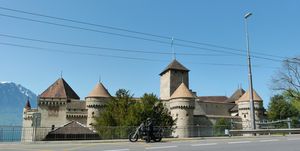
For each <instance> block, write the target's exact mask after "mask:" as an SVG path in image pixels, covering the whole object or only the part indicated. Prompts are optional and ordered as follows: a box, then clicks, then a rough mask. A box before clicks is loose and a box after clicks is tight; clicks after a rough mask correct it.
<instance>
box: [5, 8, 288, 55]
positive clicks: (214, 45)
mask: <svg viewBox="0 0 300 151" xmlns="http://www.w3.org/2000/svg"><path fill="white" fill-rule="evenodd" d="M0 9H2V10H7V11H12V12H18V13H23V14H28V15H33V16H39V17H45V18H50V19H56V20H61V21H68V22H72V23H78V24H84V25H89V26H95V27H101V28H106V29H112V30H118V31H124V32H129V33H134V34H140V35H146V36H151V37H156V38H162V39H167V40H171V39H174V40H176V41H181V42H185V43H192V44H197V45H204V46H209V47H215V48H221V49H226V50H234V51H238V52H243V53H244V51H245V50H243V49H237V48H231V47H226V46H220V45H216V44H210V43H204V42H196V41H191V40H185V39H180V38H173V37H171V36H164V35H158V34H152V33H146V32H141V31H135V30H130V29H125V28H119V27H113V26H107V25H101V24H95V23H90V22H85V21H80V20H75V19H68V18H62V17H56V16H50V15H45V14H40V13H34V12H29V11H24V10H18V9H12V8H7V7H1V6H0ZM253 52H254V53H256V54H259V55H264V56H271V57H275V58H280V59H283V58H284V57H282V56H276V55H272V54H266V53H261V52H255V51H253Z"/></svg>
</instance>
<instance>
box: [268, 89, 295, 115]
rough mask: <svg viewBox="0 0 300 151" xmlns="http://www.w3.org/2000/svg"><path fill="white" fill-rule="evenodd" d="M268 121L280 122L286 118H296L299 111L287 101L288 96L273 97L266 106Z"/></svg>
mask: <svg viewBox="0 0 300 151" xmlns="http://www.w3.org/2000/svg"><path fill="white" fill-rule="evenodd" d="M267 115H268V119H269V120H280V119H287V118H295V117H296V118H298V117H299V111H298V110H297V109H296V107H295V106H294V105H293V104H292V101H291V100H289V95H287V93H286V94H283V95H275V96H273V97H272V98H271V101H270V102H269V106H268V114H267Z"/></svg>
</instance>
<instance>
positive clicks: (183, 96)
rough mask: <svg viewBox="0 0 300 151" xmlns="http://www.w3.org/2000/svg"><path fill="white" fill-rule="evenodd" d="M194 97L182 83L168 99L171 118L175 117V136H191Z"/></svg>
mask: <svg viewBox="0 0 300 151" xmlns="http://www.w3.org/2000/svg"><path fill="white" fill-rule="evenodd" d="M194 109H195V97H194V96H193V94H192V93H191V92H190V90H189V89H188V88H187V86H186V85H185V84H184V83H181V84H180V86H179V87H178V88H177V89H176V90H175V92H174V93H173V94H172V96H171V99H170V110H171V115H172V117H173V119H176V130H175V132H174V136H175V137H189V136H191V126H192V125H193V112H194Z"/></svg>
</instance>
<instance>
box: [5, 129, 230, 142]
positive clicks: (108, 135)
mask: <svg viewBox="0 0 300 151" xmlns="http://www.w3.org/2000/svg"><path fill="white" fill-rule="evenodd" d="M136 128H137V126H101V127H97V128H96V129H95V130H94V131H95V132H96V133H97V134H98V135H94V134H91V133H84V132H79V129H80V128H76V127H71V128H66V127H64V132H55V133H51V132H53V130H56V129H58V128H55V129H53V128H51V127H38V128H33V127H22V126H0V142H12V141H23V142H28V141H43V140H46V141H49V140H50V141H51V140H98V139H102V140H111V139H128V135H129V134H130V133H131V132H134V131H135V130H136ZM155 129H162V135H163V137H164V138H170V137H174V135H173V134H174V132H176V131H182V130H183V131H188V133H189V134H190V135H189V137H210V136H226V135H225V129H228V126H225V125H218V126H205V125H201V126H188V127H155Z"/></svg>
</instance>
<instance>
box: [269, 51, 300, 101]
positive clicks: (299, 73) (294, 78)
mask: <svg viewBox="0 0 300 151" xmlns="http://www.w3.org/2000/svg"><path fill="white" fill-rule="evenodd" d="M272 81H273V89H274V90H279V91H283V92H287V93H288V95H289V96H291V97H293V98H295V100H297V101H300V56H298V57H295V58H290V59H287V60H285V61H284V62H283V68H282V69H281V70H280V71H279V72H278V74H277V75H276V76H275V77H273V80H272Z"/></svg>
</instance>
